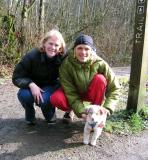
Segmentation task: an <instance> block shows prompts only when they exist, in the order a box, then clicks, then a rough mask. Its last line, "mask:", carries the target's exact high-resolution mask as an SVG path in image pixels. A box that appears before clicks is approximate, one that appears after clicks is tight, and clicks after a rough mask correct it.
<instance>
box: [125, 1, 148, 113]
mask: <svg viewBox="0 0 148 160" xmlns="http://www.w3.org/2000/svg"><path fill="white" fill-rule="evenodd" d="M134 30H135V32H134V44H133V53H132V60H131V74H130V82H129V93H128V101H127V110H132V111H134V112H137V111H139V110H140V109H141V108H142V107H143V106H144V105H145V102H146V98H147V97H146V94H147V93H146V90H147V87H146V86H147V85H148V11H147V0H137V3H136V13H135V28H134Z"/></svg>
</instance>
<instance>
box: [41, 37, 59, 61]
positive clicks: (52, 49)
mask: <svg viewBox="0 0 148 160" xmlns="http://www.w3.org/2000/svg"><path fill="white" fill-rule="evenodd" d="M44 50H45V52H46V54H47V56H48V57H49V58H52V57H54V56H55V55H57V54H58V53H59V52H60V51H61V42H60V40H59V39H58V38H57V37H56V36H52V37H50V38H48V39H47V40H46V41H45V43H44Z"/></svg>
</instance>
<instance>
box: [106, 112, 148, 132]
mask: <svg viewBox="0 0 148 160" xmlns="http://www.w3.org/2000/svg"><path fill="white" fill-rule="evenodd" d="M144 129H148V117H143V116H142V115H141V114H140V113H132V114H129V113H127V111H126V110H123V111H118V112H115V113H114V114H113V115H111V116H110V117H109V118H108V119H107V122H106V126H105V131H106V132H110V133H116V134H135V133H139V132H141V131H142V130H144Z"/></svg>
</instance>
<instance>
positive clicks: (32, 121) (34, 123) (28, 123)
mask: <svg viewBox="0 0 148 160" xmlns="http://www.w3.org/2000/svg"><path fill="white" fill-rule="evenodd" d="M26 124H27V125H29V126H34V125H36V119H34V120H31V121H28V120H26Z"/></svg>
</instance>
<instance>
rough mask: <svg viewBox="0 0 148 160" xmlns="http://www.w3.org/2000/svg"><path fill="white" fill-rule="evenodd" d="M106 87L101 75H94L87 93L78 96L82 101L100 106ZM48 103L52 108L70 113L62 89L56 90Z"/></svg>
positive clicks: (105, 81)
mask: <svg viewBox="0 0 148 160" xmlns="http://www.w3.org/2000/svg"><path fill="white" fill-rule="evenodd" d="M106 86H107V80H106V79H105V77H104V76H103V75H102V74H96V75H95V76H94V77H93V79H92V81H91V82H90V84H89V86H88V89H87V92H86V93H84V94H79V93H78V94H79V95H80V98H81V99H82V101H89V102H91V104H98V105H101V104H102V101H103V99H104V94H105V90H106ZM50 102H51V104H52V105H53V106H55V107H57V108H59V109H61V110H62V111H70V110H71V108H70V106H69V104H68V99H67V97H66V96H65V94H64V91H63V90H62V88H59V89H58V90H56V91H55V92H54V93H53V94H52V95H51V97H50Z"/></svg>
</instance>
